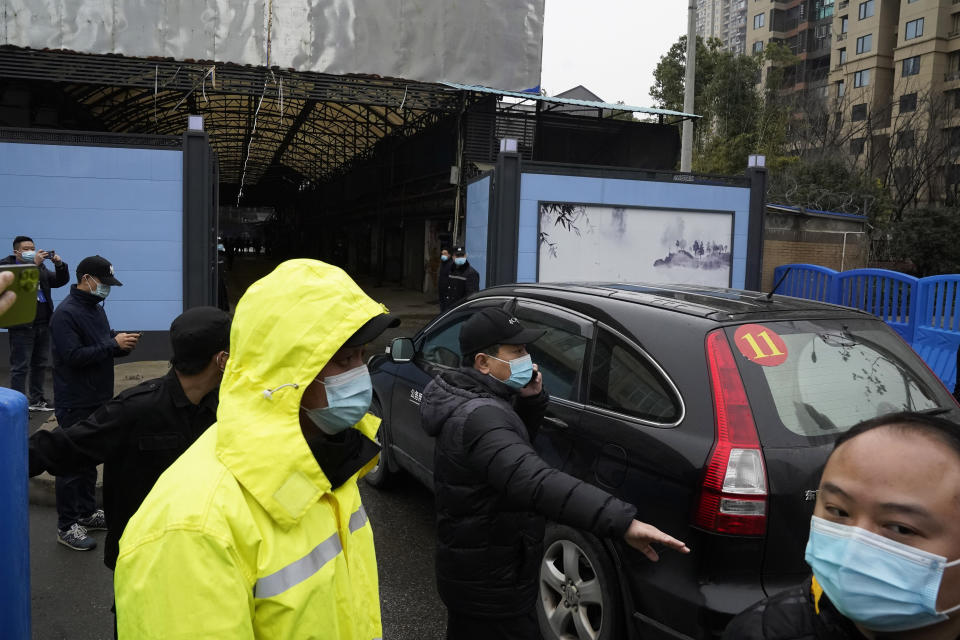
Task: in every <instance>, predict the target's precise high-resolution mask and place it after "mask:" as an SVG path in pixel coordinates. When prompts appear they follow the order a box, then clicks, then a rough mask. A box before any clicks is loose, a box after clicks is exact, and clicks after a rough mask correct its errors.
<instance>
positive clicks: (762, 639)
mask: <svg viewBox="0 0 960 640" xmlns="http://www.w3.org/2000/svg"><path fill="white" fill-rule="evenodd" d="M723 640H866V638H865V636H864V635H863V634H862V633H860V631H859V630H858V629H857V627H856V626H855V625H854V624H853V622H851V621H850V620H849V619H847V618H845V617H843V615H841V614H840V612H839V611H837V610H836V608H835V607H834V606H833V603H832V602H830V599H829V598H827V596H826V594H824V593H823V592H821V591H819V590H818V589H816V590H815V589H813V588H812V580H811V579H810V578H808V579H807V580H806V581H805V582H804V583H803V584H802V585H801V586H799V587H794V588H793V589H787V590H786V591H781V592H780V593H778V594H776V595H775V596H772V597H770V598H767V599H766V600H761V601H760V602H758V603H757V604H755V605H753V606H752V607H750V608H749V609H747V610H746V611H744V612H743V613H741V614H740V615H738V616H737V617H736V618H734V619H733V622H731V623H730V625H729V626H728V627H727V629H726V631H725V632H724V634H723Z"/></svg>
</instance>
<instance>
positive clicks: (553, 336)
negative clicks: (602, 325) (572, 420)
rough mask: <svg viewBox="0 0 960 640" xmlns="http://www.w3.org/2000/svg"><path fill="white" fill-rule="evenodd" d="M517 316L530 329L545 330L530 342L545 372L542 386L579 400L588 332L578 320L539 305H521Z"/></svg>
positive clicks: (530, 350) (537, 361) (532, 350)
mask: <svg viewBox="0 0 960 640" xmlns="http://www.w3.org/2000/svg"><path fill="white" fill-rule="evenodd" d="M517 317H518V318H519V319H520V321H521V322H522V323H523V326H524V327H525V328H527V329H539V330H541V331H546V333H545V334H543V337H542V338H540V339H539V340H537V341H536V342H532V343H530V344H528V345H527V351H529V352H530V355H531V356H532V358H533V361H534V362H535V363H536V364H537V366H538V367H539V369H540V373H542V374H543V386H544V387H545V388H546V389H547V390H548V391H549V392H550V395H552V396H555V397H557V398H563V399H565V400H577V399H578V397H579V395H580V380H581V372H582V371H583V358H584V355H585V354H586V352H587V342H588V336H585V335H583V333H584V331H582V330H581V328H580V325H579V324H577V323H576V322H575V321H573V320H568V319H567V318H564V317H562V316H559V315H554V314H552V313H545V312H544V311H542V310H541V309H540V308H536V309H535V308H532V307H527V306H524V305H521V307H520V308H519V310H518V311H517Z"/></svg>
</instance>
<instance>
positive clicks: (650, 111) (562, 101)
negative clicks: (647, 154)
mask: <svg viewBox="0 0 960 640" xmlns="http://www.w3.org/2000/svg"><path fill="white" fill-rule="evenodd" d="M442 84H444V85H446V86H448V87H451V88H453V89H459V90H461V91H467V92H472V93H483V94H494V95H498V96H507V97H510V98H519V99H521V100H531V101H534V102H540V103H544V104H547V105H572V106H578V107H585V108H588V109H597V110H600V111H604V110H609V111H632V112H633V113H643V114H647V115H653V116H658V117H659V118H660V119H661V121H662V120H663V118H664V117H666V116H672V117H674V118H677V119H678V120H688V119H690V118H699V117H700V116H698V115H694V114H692V113H683V112H681V111H671V110H669V109H654V108H650V107H632V106H630V105H626V104H614V103H611V102H595V101H592V100H577V99H575V98H559V97H551V96H541V95H539V94H536V93H525V92H521V91H506V90H503V89H491V88H490V87H483V86H479V85H469V84H458V83H456V82H444V83H442ZM548 109H549V107H548Z"/></svg>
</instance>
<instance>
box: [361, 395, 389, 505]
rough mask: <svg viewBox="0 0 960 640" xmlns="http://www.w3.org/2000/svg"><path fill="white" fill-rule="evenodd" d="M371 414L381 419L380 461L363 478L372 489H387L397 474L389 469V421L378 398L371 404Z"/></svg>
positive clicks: (379, 430)
mask: <svg viewBox="0 0 960 640" xmlns="http://www.w3.org/2000/svg"><path fill="white" fill-rule="evenodd" d="M370 413H372V414H373V415H375V416H377V417H378V418H380V420H381V422H380V429H378V430H377V444H379V445H380V446H381V449H380V460H379V461H378V462H377V466H375V467H374V468H373V469H371V470H370V471H368V472H367V475H365V476H363V479H364V480H366V481H367V484H369V485H370V486H371V487H376V488H377V489H387V488H389V487H390V485H391V484H392V482H393V481H394V480H395V479H396V473H394V472H392V471H390V470H389V469H388V468H387V467H388V464H387V460H386V457H387V450H388V449H387V447H386V446H384V442H385V439H384V433H385V432H386V430H387V428H388V425H387V421H386V420H385V419H384V418H383V407H381V406H380V400H379V399H377V398H376V397H375V398H374V399H373V401H372V402H371V403H370Z"/></svg>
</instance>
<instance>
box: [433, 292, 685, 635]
mask: <svg viewBox="0 0 960 640" xmlns="http://www.w3.org/2000/svg"><path fill="white" fill-rule="evenodd" d="M542 335H543V332H541V331H535V330H530V329H524V328H523V326H522V325H521V324H520V321H519V320H517V318H516V317H514V316H513V312H512V309H511V308H510V307H509V305H508V307H507V308H505V309H500V308H494V307H488V308H484V309H482V310H481V311H479V312H477V313H476V314H474V315H472V316H471V317H470V318H469V319H468V320H467V321H466V322H465V323H464V325H463V327H462V329H461V331H460V349H461V353H462V354H463V356H464V359H463V366H462V367H461V368H460V369H457V370H455V371H450V372H447V373H443V374H441V375H439V376H437V377H436V378H435V379H434V380H433V381H432V382H431V383H430V384H429V385H427V388H426V390H425V391H424V394H423V402H422V404H421V407H420V412H421V418H422V422H423V425H424V428H425V429H426V430H427V432H428V433H429V434H430V435H432V436H435V437H436V438H437V442H436V449H435V453H434V489H435V501H436V506H437V588H438V591H439V593H440V597H441V598H442V599H443V601H444V603H445V604H446V605H447V609H448V618H447V638H448V639H450V640H470V639H471V638H499V639H507V640H509V639H513V638H516V639H521V638H522V639H528V638H539V637H540V632H539V626H538V623H537V617H536V613H535V608H534V606H535V603H536V599H537V593H538V589H537V586H538V577H539V573H540V566H539V565H540V558H541V555H542V551H543V549H542V547H543V535H544V525H545V522H544V518H549V519H550V520H553V521H555V522H559V523H561V524H566V525H568V526H571V527H576V528H579V529H584V530H587V531H591V532H592V533H594V534H595V535H598V536H602V537H611V538H621V539H623V540H625V541H626V542H627V543H628V544H630V545H632V546H634V547H636V548H637V549H639V550H640V551H642V552H643V553H644V554H646V555H647V557H649V558H650V559H651V560H654V561H655V560H657V558H658V556H657V553H656V552H655V551H654V550H653V548H652V547H651V546H650V545H651V543H659V544H663V545H666V546H667V547H669V548H671V549H676V550H678V551H681V552H688V551H689V550H688V549H687V547H686V546H685V545H684V544H683V543H682V542H680V541H678V540H676V539H674V538H672V537H670V536H669V535H667V534H665V533H663V532H662V531H660V530H659V529H657V528H656V527H653V526H651V525H649V524H645V523H643V522H640V521H638V520H635V519H634V516H635V515H636V513H637V509H636V507H634V506H633V505H631V504H628V503H626V502H623V501H622V500H619V499H617V498H615V497H614V496H612V495H610V494H608V493H607V492H605V491H603V490H601V489H598V488H597V487H595V486H593V485H590V484H587V483H585V482H582V481H580V480H578V479H576V478H574V477H572V476H570V475H567V474H565V473H563V472H561V471H559V470H557V469H554V468H552V467H550V466H549V465H548V464H547V463H546V462H544V461H543V460H542V459H541V458H540V456H538V455H537V453H536V451H534V449H533V447H532V445H531V442H532V441H533V438H534V437H535V436H536V432H537V429H538V428H539V427H540V423H541V421H542V419H543V416H544V413H545V411H546V407H547V403H548V401H549V396H548V395H547V393H546V392H545V391H544V390H543V388H542V378H541V376H540V374H539V372H538V371H537V368H536V366H535V365H533V364H532V363H531V361H530V356H529V354H528V353H527V350H526V344H527V343H529V342H533V341H534V340H536V339H538V338H540V337H541V336H542Z"/></svg>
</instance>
